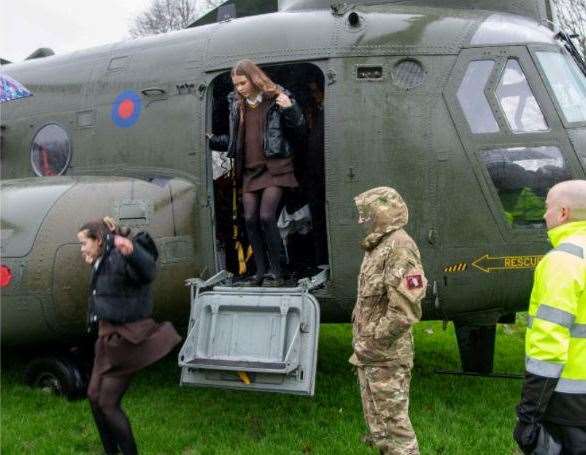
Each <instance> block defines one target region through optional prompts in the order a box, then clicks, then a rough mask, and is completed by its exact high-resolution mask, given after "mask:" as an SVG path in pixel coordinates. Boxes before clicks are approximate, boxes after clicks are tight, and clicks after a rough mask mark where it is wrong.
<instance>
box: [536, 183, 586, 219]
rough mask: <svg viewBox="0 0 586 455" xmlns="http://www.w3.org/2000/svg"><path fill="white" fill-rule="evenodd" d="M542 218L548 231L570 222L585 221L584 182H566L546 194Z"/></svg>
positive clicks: (585, 190) (585, 197) (585, 187)
mask: <svg viewBox="0 0 586 455" xmlns="http://www.w3.org/2000/svg"><path fill="white" fill-rule="evenodd" d="M546 206H547V211H546V212H545V215H544V218H545V222H546V224H547V227H548V229H552V228H554V227H556V226H559V225H560V224H565V223H569V222H572V221H583V220H586V180H567V181H565V182H561V183H558V184H557V185H554V186H553V187H552V188H551V189H550V190H549V193H547V199H546Z"/></svg>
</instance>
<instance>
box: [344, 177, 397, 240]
mask: <svg viewBox="0 0 586 455" xmlns="http://www.w3.org/2000/svg"><path fill="white" fill-rule="evenodd" d="M354 202H355V203H356V208H357V209H358V213H359V215H360V218H361V220H362V221H363V222H368V223H369V224H370V228H369V232H368V235H367V236H366V237H365V238H364V239H363V240H362V242H361V245H362V248H364V249H365V250H367V251H370V250H372V249H373V248H374V247H376V246H377V245H378V244H379V243H380V241H381V240H382V239H383V238H384V237H385V236H386V235H388V234H390V233H391V232H393V231H396V230H397V229H401V228H402V227H403V226H405V225H406V224H407V221H408V220H409V212H408V210H407V205H406V204H405V202H404V201H403V198H402V197H401V195H400V194H399V193H398V192H397V191H396V190H394V189H393V188H390V187H388V186H380V187H378V188H372V189H370V190H368V191H366V192H364V193H362V194H359V195H358V196H356V197H355V198H354Z"/></svg>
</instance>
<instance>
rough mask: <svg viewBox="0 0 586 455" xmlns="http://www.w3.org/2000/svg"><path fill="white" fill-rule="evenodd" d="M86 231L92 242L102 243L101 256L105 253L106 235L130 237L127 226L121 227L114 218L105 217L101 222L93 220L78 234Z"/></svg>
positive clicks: (83, 226)
mask: <svg viewBox="0 0 586 455" xmlns="http://www.w3.org/2000/svg"><path fill="white" fill-rule="evenodd" d="M83 231H86V234H85V235H86V237H87V238H89V239H92V240H98V241H99V242H101V243H100V245H99V247H100V255H101V254H103V253H104V241H103V239H105V238H106V234H110V233H112V234H115V235H121V236H123V237H128V236H129V235H130V229H129V228H128V227H127V226H120V225H118V223H116V221H115V220H114V218H112V217H110V216H105V217H104V218H102V219H101V220H92V221H88V222H87V223H84V224H83V225H82V226H81V227H80V228H79V231H78V232H83Z"/></svg>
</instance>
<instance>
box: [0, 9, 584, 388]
mask: <svg viewBox="0 0 586 455" xmlns="http://www.w3.org/2000/svg"><path fill="white" fill-rule="evenodd" d="M226 11H227V10H225V9H224V10H222V11H220V13H221V14H220V15H219V16H220V17H219V20H217V21H211V20H209V17H208V18H207V19H206V21H207V22H210V23H207V24H205V25H199V23H196V24H195V25H196V26H194V27H191V28H188V29H186V30H182V31H179V32H172V33H167V34H164V35H159V36H155V37H150V38H144V39H139V40H134V41H126V42H122V43H118V44H113V45H107V46H103V47H98V48H95V49H90V50H85V51H79V52H74V53H71V54H67V55H61V56H60V55H52V56H42V57H39V58H33V59H30V60H27V61H24V62H22V63H12V64H8V65H4V66H2V78H3V84H4V89H3V90H4V93H3V95H2V96H3V103H2V104H1V108H2V110H1V133H2V149H1V155H0V159H1V162H2V180H3V181H2V212H1V228H2V239H1V240H2V244H1V256H2V260H1V270H0V272H1V276H0V278H1V279H0V284H1V285H2V289H1V292H2V304H1V309H2V314H1V316H2V344H3V346H11V345H24V344H31V343H37V344H39V343H40V344H43V345H44V346H49V345H50V344H51V343H54V342H59V343H61V344H62V345H67V344H72V343H75V342H77V340H79V339H80V338H82V337H83V335H84V333H85V312H86V310H85V308H86V298H87V296H86V292H87V278H86V275H87V274H86V267H85V266H84V264H82V261H81V258H80V254H79V245H78V244H77V243H76V242H75V234H76V231H77V229H78V227H79V226H80V223H81V222H83V221H85V220H87V219H90V218H97V217H101V216H105V215H113V216H114V217H116V218H117V219H118V220H119V221H120V222H121V223H124V224H127V225H129V226H131V227H133V228H134V229H137V230H140V229H147V230H148V231H149V232H150V233H151V234H152V235H153V236H154V237H155V239H156V241H157V244H158V246H159V249H160V251H161V260H160V274H159V277H158V280H157V283H156V289H155V302H156V305H155V306H156V312H157V314H156V316H157V317H159V318H164V319H169V318H170V319H172V320H174V321H175V322H178V323H184V324H185V323H187V321H188V315H189V311H190V300H191V301H193V302H200V303H201V305H199V306H197V305H196V306H194V309H192V313H191V317H190V318H189V320H190V321H189V336H188V337H187V338H188V343H186V346H184V348H183V350H182V352H181V354H180V364H181V366H182V367H183V374H182V381H183V382H184V383H193V384H202V383H203V384H208V385H212V386H224V385H227V386H232V387H236V388H246V387H250V386H254V385H255V383H256V384H257V385H258V384H261V383H262V384H264V385H259V388H260V389H262V390H281V389H280V384H284V383H285V382H287V381H288V379H287V380H285V379H283V378H293V379H296V380H298V381H300V382H302V383H303V384H304V385H303V386H300V388H297V386H290V385H289V386H286V387H285V388H284V389H285V390H288V391H293V392H296V393H312V392H313V387H314V385H313V376H314V374H315V352H316V349H317V344H316V343H317V341H316V339H317V334H318V330H319V322H320V320H321V322H339V321H349V320H350V315H351V311H352V308H353V305H354V299H355V292H356V287H355V283H356V275H357V272H358V269H359V265H360V258H361V253H360V250H359V247H358V242H359V240H360V238H361V236H362V233H361V230H360V229H359V227H358V225H357V223H356V218H357V214H356V211H355V207H354V203H353V197H354V196H355V195H357V194H359V193H361V192H363V191H365V190H366V189H369V188H372V187H375V186H380V185H389V186H392V187H394V188H396V189H397V190H398V191H399V192H400V193H401V194H403V195H404V197H405V199H406V202H407V204H408V205H409V209H410V222H409V225H408V231H409V232H410V233H412V235H413V237H414V238H415V239H416V241H417V243H418V244H419V246H420V249H421V252H422V257H423V262H424V265H425V270H426V274H427V275H428V278H429V283H430V284H429V288H428V290H427V297H426V299H425V301H424V304H423V306H424V307H423V313H424V318H426V319H437V320H444V321H454V323H455V327H456V333H457V339H458V343H459V348H460V354H461V361H462V368H463V370H464V371H466V372H474V373H490V372H491V371H492V366H493V361H492V360H493V349H494V337H495V327H496V324H497V323H499V322H512V321H513V320H514V315H515V312H517V311H523V310H524V309H525V308H526V307H527V302H528V295H529V291H530V287H531V281H532V271H533V269H534V267H535V265H536V264H537V262H538V261H539V258H540V256H541V255H543V254H544V253H545V252H546V251H547V250H548V248H549V246H548V242H547V237H546V230H545V226H544V223H543V221H542V219H541V216H542V214H543V212H544V197H545V195H546V193H547V191H548V189H549V188H550V187H551V186H552V185H554V184H555V183H557V182H559V181H562V180H566V179H571V178H584V177H585V170H586V77H585V74H584V63H583V62H582V61H581V60H580V58H579V55H578V54H577V52H576V51H575V48H574V47H573V45H572V43H571V39H570V38H569V37H568V36H567V35H566V34H564V33H561V32H560V33H557V32H556V31H553V30H552V27H551V26H550V25H549V24H550V22H549V20H550V19H551V12H550V8H549V4H548V3H547V2H546V1H545V0H520V1H516V2H508V1H505V0H479V1H475V2H469V1H464V0H443V1H439V0H413V1H409V0H401V1H398V0H396V1H393V0H387V1H382V0H380V1H369V0H355V1H351V2H341V1H337V0H280V1H279V2H278V5H276V7H275V8H274V11H273V12H268V13H266V14H258V15H251V16H247V17H241V18H235V17H233V14H232V15H231V14H227V15H226V14H225V12H226ZM228 11H229V10H228ZM263 12H264V11H263ZM210 17H211V16H210ZM206 21H204V22H206ZM46 54H50V52H44V53H42V54H41V55H46ZM242 58H250V59H252V60H254V61H256V62H257V63H259V64H260V65H261V66H263V68H264V69H265V70H266V71H267V72H268V73H269V74H270V76H271V77H272V78H273V80H275V81H276V82H278V83H279V84H281V85H282V86H284V87H286V88H288V89H289V90H290V91H291V92H293V94H294V95H295V97H296V98H297V100H298V102H299V103H300V104H302V105H303V107H304V108H308V107H310V105H311V96H310V91H309V89H308V86H309V85H310V82H312V81H313V82H315V81H317V83H318V84H319V86H320V88H321V90H322V91H323V93H324V101H323V131H319V132H318V133H319V134H322V135H323V147H322V148H323V149H322V150H321V151H320V153H321V158H322V159H323V162H324V164H325V166H324V168H325V170H324V172H323V175H322V176H321V179H322V181H321V182H317V183H321V184H323V185H324V186H325V202H326V204H325V205H326V210H325V213H323V214H317V215H316V214H314V216H317V217H322V221H324V222H323V223H321V225H323V226H324V227H323V229H324V232H322V234H324V235H325V237H326V238H327V251H328V252H327V260H326V261H325V262H326V264H324V266H326V267H322V269H321V270H322V272H320V273H319V274H317V275H316V276H313V277H312V276H311V273H307V274H306V275H308V276H307V277H306V280H305V281H303V280H302V281H301V284H299V285H292V286H290V287H287V288H283V289H279V288H276V289H268V290H266V289H265V290H260V289H257V290H255V289H254V288H253V289H252V290H242V289H237V288H234V287H233V286H231V284H230V279H229V278H228V274H227V273H226V272H231V273H232V274H233V275H236V276H237V275H238V274H239V273H241V272H242V270H241V266H242V264H241V261H239V260H238V257H237V255H236V254H235V249H234V248H235V246H237V245H236V243H237V242H239V241H240V240H239V239H238V238H237V237H235V236H233V235H232V234H233V229H234V224H233V220H232V216H233V210H232V208H233V204H232V201H233V191H232V185H231V184H230V179H229V177H227V175H228V174H229V173H227V172H226V171H227V169H229V163H228V164H225V163H226V161H225V160H224V161H222V158H221V156H219V155H217V154H215V152H213V151H211V150H210V149H209V147H208V144H207V140H206V133H207V132H210V131H213V132H215V133H222V132H226V130H227V125H228V121H227V109H226V95H227V94H228V93H229V92H230V90H231V86H230V78H229V70H230V68H231V66H232V65H233V64H234V63H236V62H237V61H238V60H240V59H242ZM7 93H8V94H7ZM216 159H218V160H219V162H220V164H219V165H218V164H214V163H215V160H216ZM312 164H313V163H304V165H305V166H308V165H312ZM296 251H297V252H299V251H301V252H302V253H303V251H304V250H303V248H300V249H298V250H297V249H296ZM308 254H309V253H308ZM293 262H295V258H293ZM326 274H327V276H326ZM210 277H212V279H210ZM192 278H199V280H191V281H190V282H189V283H190V284H191V286H192V293H191V299H190V294H189V290H188V288H187V287H185V281H186V280H189V279H192ZM206 279H207V280H208V281H205V280H206ZM317 302H319V307H318V306H317ZM251 308H256V310H254V311H253V310H251ZM310 313H311V314H310ZM263 315H264V316H268V317H264V316H263ZM307 318H309V319H307ZM220 332H221V334H222V337H223V338H222V337H220V338H222V339H223V340H224V341H223V343H224V344H223V345H222V346H211V344H213V343H214V339H215V337H216V335H217V334H218V333H220ZM254 334H257V335H254ZM218 336H219V335H218ZM263 339H265V340H266V339H268V340H272V341H270V342H269V343H268V344H267V343H266V342H265V344H264V345H263V342H262V340H263ZM248 341H250V342H248ZM210 343H211V344H210ZM275 345H276V346H277V348H275V349H276V350H275V349H273V346H275ZM210 346H211V347H210ZM248 348H249V349H251V350H252V351H254V352H251V353H247V352H246V349H248ZM232 349H233V351H231V350H232ZM220 351H221V352H220ZM54 352H56V351H53V353H54ZM232 354H233V355H232ZM247 354H250V355H248V356H247ZM231 355H232V357H230V356H231ZM263 356H264V357H263ZM304 356H306V357H304ZM301 357H304V358H306V360H303V361H302V360H300V359H301ZM251 359H256V360H254V361H253V360H251ZM303 362H305V363H303ZM300 365H305V366H304V367H303V368H302V367H300ZM238 372H239V373H245V375H246V378H245V380H244V379H242V374H240V375H238V374H237V373H238ZM29 376H30V378H31V381H32V382H37V383H41V384H42V383H48V384H49V385H54V386H55V387H57V388H61V389H63V390H64V391H65V392H66V393H70V392H72V391H73V389H75V388H76V387H77V388H79V387H80V386H79V383H80V381H79V377H80V373H79V369H78V366H77V365H76V364H75V362H74V361H73V360H71V359H70V358H66V357H62V356H55V355H53V356H52V357H51V358H44V359H42V360H40V361H39V360H37V361H36V363H33V364H31V368H30V369H29ZM43 381H44V382H43ZM249 383H251V384H249ZM76 384H77V385H76ZM267 384H268V385H267Z"/></svg>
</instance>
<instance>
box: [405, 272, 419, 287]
mask: <svg viewBox="0 0 586 455" xmlns="http://www.w3.org/2000/svg"><path fill="white" fill-rule="evenodd" d="M405 283H406V284H407V289H420V288H422V287H423V277H422V276H421V275H407V276H406V277H405Z"/></svg>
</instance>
